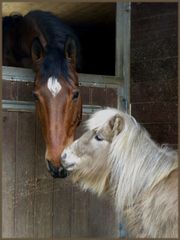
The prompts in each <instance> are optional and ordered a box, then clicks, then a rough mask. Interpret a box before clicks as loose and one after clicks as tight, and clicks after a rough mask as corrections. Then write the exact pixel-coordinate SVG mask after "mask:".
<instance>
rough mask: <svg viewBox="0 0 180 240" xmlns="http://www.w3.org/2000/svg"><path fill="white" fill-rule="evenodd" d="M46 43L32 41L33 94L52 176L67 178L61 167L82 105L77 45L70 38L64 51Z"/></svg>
mask: <svg viewBox="0 0 180 240" xmlns="http://www.w3.org/2000/svg"><path fill="white" fill-rule="evenodd" d="M46 51H48V45H47V46H46V47H44V46H43V44H42V43H41V41H40V40H39V39H38V38H37V39H35V40H34V41H33V44H32V50H31V52H32V59H33V64H34V69H35V71H36V77H35V90H34V95H35V98H36V99H37V101H36V109H37V112H38V115H39V117H40V121H41V124H42V130H43V135H44V139H45V143H46V153H45V161H46V164H47V168H48V170H49V171H50V173H51V175H52V176H53V177H66V175H67V172H66V170H65V169H64V168H62V166H61V159H60V158H59V156H61V153H62V151H63V150H64V148H65V147H66V146H68V145H69V144H70V143H72V142H73V139H74V134H75V130H76V127H77V126H78V124H79V123H80V121H81V114H82V104H81V96H80V92H79V87H78V74H77V72H76V45H75V42H74V40H73V39H68V40H67V41H66V43H65V45H64V52H63V53H62V52H58V49H56V48H54V49H51V51H49V52H50V54H49V55H48V54H47V55H46Z"/></svg>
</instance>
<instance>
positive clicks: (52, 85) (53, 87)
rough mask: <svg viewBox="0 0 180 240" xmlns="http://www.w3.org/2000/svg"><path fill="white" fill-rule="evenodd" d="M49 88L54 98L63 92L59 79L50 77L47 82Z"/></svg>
mask: <svg viewBox="0 0 180 240" xmlns="http://www.w3.org/2000/svg"><path fill="white" fill-rule="evenodd" d="M47 87H48V89H49V91H50V92H51V93H52V95H53V96H54V97H56V95H57V94H58V93H59V92H60V91H61V84H60V83H59V82H58V80H57V78H55V77H50V78H49V79H48V82H47Z"/></svg>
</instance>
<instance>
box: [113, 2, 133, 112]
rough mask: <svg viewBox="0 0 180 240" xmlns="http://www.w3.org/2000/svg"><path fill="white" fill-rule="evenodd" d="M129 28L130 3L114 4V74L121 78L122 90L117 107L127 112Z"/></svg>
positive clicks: (128, 93) (128, 95)
mask: <svg viewBox="0 0 180 240" xmlns="http://www.w3.org/2000/svg"><path fill="white" fill-rule="evenodd" d="M130 29H131V3H128V2H123V3H122V2H117V4H116V65H115V72H116V76H117V77H119V78H120V79H123V83H122V86H123V92H121V95H119V97H118V98H119V99H118V108H124V110H125V111H127V112H129V104H130Z"/></svg>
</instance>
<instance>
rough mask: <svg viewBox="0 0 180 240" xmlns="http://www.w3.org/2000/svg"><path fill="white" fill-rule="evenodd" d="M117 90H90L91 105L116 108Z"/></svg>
mask: <svg viewBox="0 0 180 240" xmlns="http://www.w3.org/2000/svg"><path fill="white" fill-rule="evenodd" d="M117 103H118V90H117V89H114V88H95V87H94V88H91V104H92V105H98V106H102V107H117Z"/></svg>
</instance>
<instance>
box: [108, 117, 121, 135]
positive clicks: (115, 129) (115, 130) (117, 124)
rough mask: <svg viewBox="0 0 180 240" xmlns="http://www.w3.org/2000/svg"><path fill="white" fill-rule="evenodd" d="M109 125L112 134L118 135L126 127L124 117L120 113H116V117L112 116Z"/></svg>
mask: <svg viewBox="0 0 180 240" xmlns="http://www.w3.org/2000/svg"><path fill="white" fill-rule="evenodd" d="M109 127H110V129H111V131H112V136H113V137H114V136H117V135H118V134H119V133H120V132H121V131H122V130H123V127H124V120H123V118H122V117H121V116H120V115H119V114H116V115H115V116H114V117H112V118H111V119H110V121H109Z"/></svg>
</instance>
